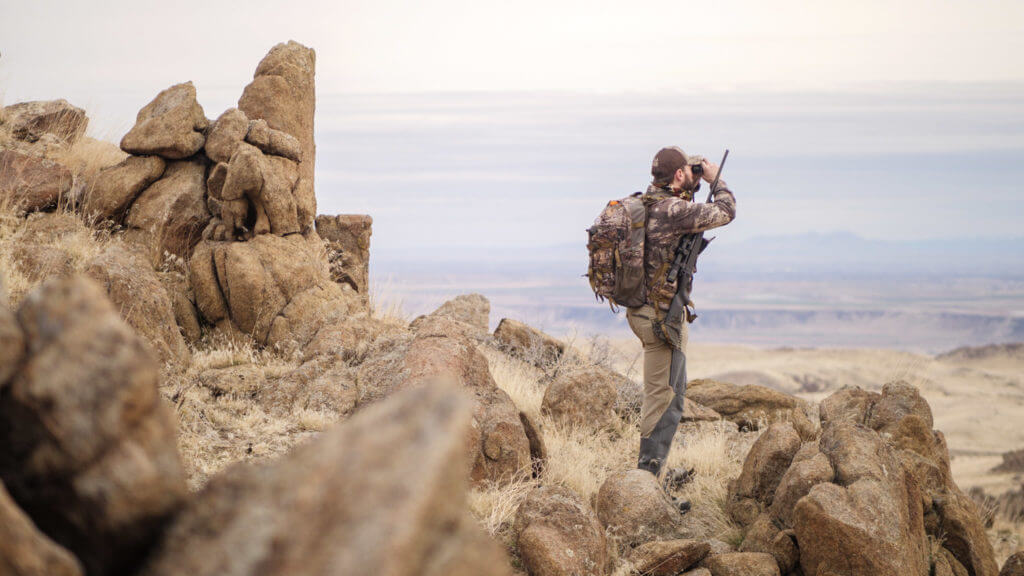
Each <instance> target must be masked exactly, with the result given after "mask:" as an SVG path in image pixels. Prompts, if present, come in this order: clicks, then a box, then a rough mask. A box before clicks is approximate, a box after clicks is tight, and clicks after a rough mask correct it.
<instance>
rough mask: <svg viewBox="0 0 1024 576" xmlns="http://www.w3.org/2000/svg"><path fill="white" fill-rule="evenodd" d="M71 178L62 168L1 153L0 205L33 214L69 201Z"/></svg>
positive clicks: (35, 158)
mask: <svg viewBox="0 0 1024 576" xmlns="http://www.w3.org/2000/svg"><path fill="white" fill-rule="evenodd" d="M72 182H73V177H72V175H71V171H70V170H68V169H67V168H66V167H65V166H64V165H62V164H58V163H57V162H54V161H52V160H46V159H45V158H37V157H35V156H29V155H28V154H22V153H21V152H16V151H14V150H0V203H4V204H6V205H7V206H9V207H10V208H12V209H14V210H16V211H24V212H35V211H38V210H44V209H46V208H51V207H53V206H56V205H57V202H58V201H59V200H61V199H67V198H69V194H70V193H71V184H72Z"/></svg>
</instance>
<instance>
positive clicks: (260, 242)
mask: <svg viewBox="0 0 1024 576" xmlns="http://www.w3.org/2000/svg"><path fill="white" fill-rule="evenodd" d="M189 275H190V280H191V285H192V289H193V290H194V291H195V298H196V306H197V307H198V309H199V312H200V313H201V314H202V315H203V317H204V318H205V319H206V321H207V322H208V323H210V324H213V325H215V326H217V327H218V329H219V330H221V331H223V332H225V333H227V334H242V335H247V336H248V337H251V338H252V339H253V340H255V341H256V343H258V344H260V345H266V346H275V347H278V348H290V349H299V348H302V347H304V346H305V345H306V344H308V343H309V342H310V341H311V340H312V339H313V338H314V337H315V336H316V334H317V332H318V331H319V330H320V328H322V327H324V326H325V325H327V324H328V323H330V322H334V321H336V320H338V319H339V318H341V317H343V316H344V315H345V314H346V313H347V312H348V311H349V308H350V304H351V301H352V299H351V298H349V297H347V296H346V295H345V294H344V293H343V291H342V289H341V287H339V286H338V285H337V284H335V283H334V282H333V281H332V280H331V277H330V273H329V272H328V270H327V260H326V258H324V255H323V243H322V242H320V241H319V240H318V239H317V238H315V237H309V238H307V237H305V236H302V235H300V234H292V235H289V236H275V235H273V234H262V235H260V236H256V237H255V238H253V239H252V240H249V241H248V242H211V241H206V240H204V241H203V242H201V243H200V244H199V245H197V246H196V249H195V253H194V254H193V255H192V259H191V260H190V261H189ZM353 344H354V343H353Z"/></svg>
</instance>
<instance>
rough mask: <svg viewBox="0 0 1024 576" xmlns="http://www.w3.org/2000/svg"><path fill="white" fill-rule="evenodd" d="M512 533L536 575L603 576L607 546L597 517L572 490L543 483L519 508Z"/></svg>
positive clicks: (527, 568) (528, 566)
mask: <svg viewBox="0 0 1024 576" xmlns="http://www.w3.org/2000/svg"><path fill="white" fill-rule="evenodd" d="M512 533H513V535H514V538H515V541H516V548H517V549H518V550H519V556H520V557H521V558H522V560H523V565H524V567H525V568H526V570H527V571H528V572H529V573H530V574H531V575H533V576H604V574H606V573H607V567H608V560H609V559H608V549H607V542H606V540H605V534H604V528H603V527H602V526H601V523H600V522H598V520H597V516H595V515H594V512H593V510H591V509H590V507H589V506H587V505H586V504H585V503H584V502H583V501H582V500H580V498H579V496H577V495H576V494H575V493H574V492H573V491H572V490H569V489H568V488H565V487H562V486H541V487H539V488H535V489H534V490H533V491H531V492H530V493H529V494H527V496H526V499H525V500H523V502H522V504H520V505H519V509H518V510H517V511H516V517H515V522H514V524H513V527H512Z"/></svg>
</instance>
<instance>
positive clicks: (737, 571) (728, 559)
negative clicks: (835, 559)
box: [703, 552, 834, 576]
mask: <svg viewBox="0 0 1024 576" xmlns="http://www.w3.org/2000/svg"><path fill="white" fill-rule="evenodd" d="M703 565H704V566H705V567H706V568H707V569H708V570H709V571H710V572H711V576H779V567H778V566H777V565H776V564H775V560H774V559H773V558H772V557H771V555H769V554H761V553H757V552H732V553H729V554H716V555H714V556H709V557H708V558H707V559H706V560H704V562H703ZM818 574H822V575H823V576H824V575H826V574H829V573H828V572H819V573H818ZM833 574H834V573H833Z"/></svg>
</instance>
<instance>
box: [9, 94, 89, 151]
mask: <svg viewBox="0 0 1024 576" xmlns="http://www.w3.org/2000/svg"><path fill="white" fill-rule="evenodd" d="M3 119H4V123H5V124H7V126H8V127H9V129H10V131H11V135H13V136H14V137H15V138H19V139H21V140H26V141H28V142H36V141H38V140H39V139H40V138H42V137H43V136H44V135H47V134H50V135H52V136H54V137H56V138H58V139H59V140H60V141H61V142H63V143H65V144H74V143H75V142H77V141H78V139H79V138H81V137H82V135H83V134H85V129H86V127H87V126H88V125H89V118H87V117H86V115H85V110H82V109H81V108H78V107H76V106H72V105H71V104H70V103H68V101H67V100H64V99H60V100H47V101H33V102H19V103H17V104H12V105H10V106H7V107H6V108H4V109H3Z"/></svg>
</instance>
